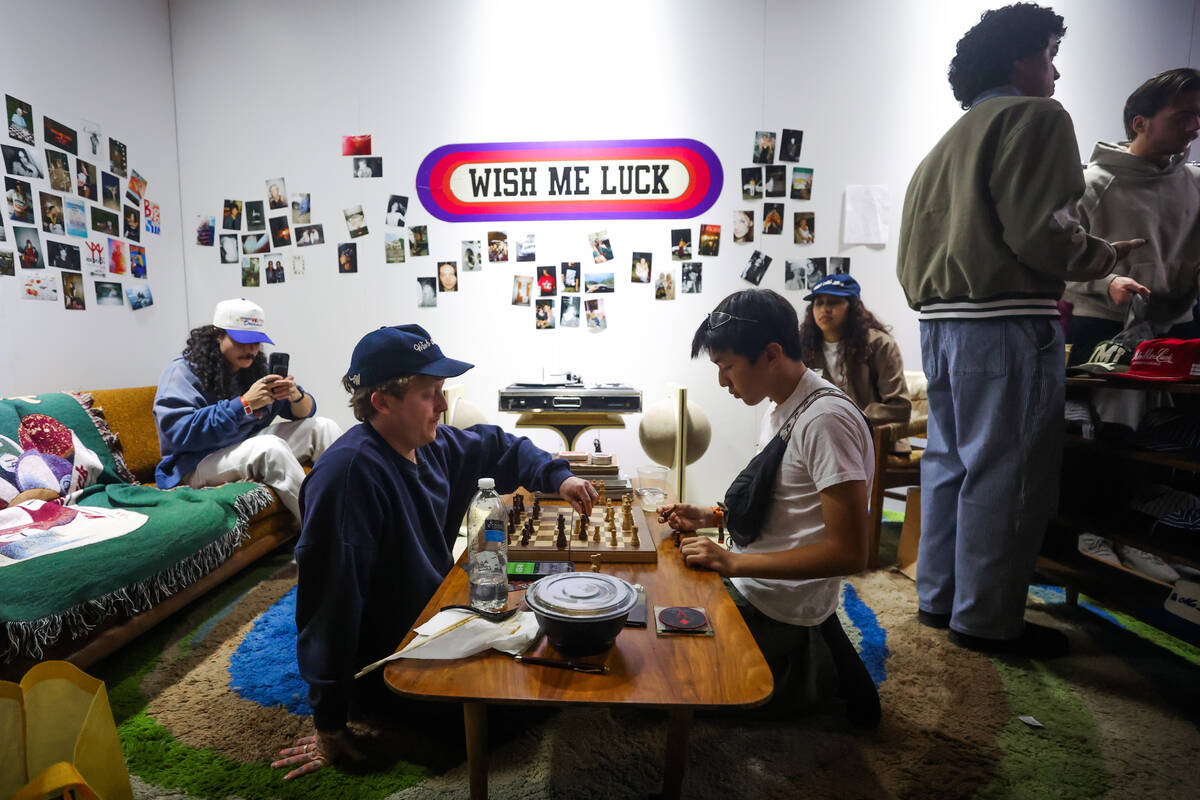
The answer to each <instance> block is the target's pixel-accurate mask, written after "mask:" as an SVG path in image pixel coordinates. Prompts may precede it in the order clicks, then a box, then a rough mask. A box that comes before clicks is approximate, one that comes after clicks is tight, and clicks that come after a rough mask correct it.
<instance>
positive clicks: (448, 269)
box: [437, 261, 458, 294]
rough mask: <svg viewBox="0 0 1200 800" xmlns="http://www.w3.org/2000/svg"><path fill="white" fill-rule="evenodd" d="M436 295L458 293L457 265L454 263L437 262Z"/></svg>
mask: <svg viewBox="0 0 1200 800" xmlns="http://www.w3.org/2000/svg"><path fill="white" fill-rule="evenodd" d="M437 270H438V271H437V279H438V294H441V293H442V292H457V291H458V264H457V263H456V262H454V261H439V262H438V265H437Z"/></svg>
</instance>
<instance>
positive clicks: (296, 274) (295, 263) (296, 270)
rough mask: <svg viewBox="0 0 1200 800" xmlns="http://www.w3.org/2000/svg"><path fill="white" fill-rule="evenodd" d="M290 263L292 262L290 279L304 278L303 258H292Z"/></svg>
mask: <svg viewBox="0 0 1200 800" xmlns="http://www.w3.org/2000/svg"><path fill="white" fill-rule="evenodd" d="M291 262H292V277H293V278H303V277H304V266H305V265H304V256H292V257H291Z"/></svg>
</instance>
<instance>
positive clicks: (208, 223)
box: [196, 214, 217, 247]
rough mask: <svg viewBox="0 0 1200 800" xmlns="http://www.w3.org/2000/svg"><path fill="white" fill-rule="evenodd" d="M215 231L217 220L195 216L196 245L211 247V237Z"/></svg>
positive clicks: (199, 215) (201, 215) (200, 215)
mask: <svg viewBox="0 0 1200 800" xmlns="http://www.w3.org/2000/svg"><path fill="white" fill-rule="evenodd" d="M216 230H217V218H216V217H206V216H204V215H203V214H197V215H196V244H198V245H202V246H204V247H212V246H213V237H214V235H215V232H216Z"/></svg>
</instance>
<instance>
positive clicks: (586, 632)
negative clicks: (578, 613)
mask: <svg viewBox="0 0 1200 800" xmlns="http://www.w3.org/2000/svg"><path fill="white" fill-rule="evenodd" d="M533 616H534V617H535V618H537V621H538V627H540V628H541V629H542V632H544V633H545V634H546V638H547V639H548V640H549V641H550V645H551V646H552V647H553V648H554V649H555V650H557V651H558V652H560V653H562V654H563V655H565V656H590V655H595V654H596V653H603V652H604V651H605V650H607V649H609V648H610V647H612V646H613V643H614V642H615V641H616V640H617V634H618V633H620V632H621V630H622V629H623V628H624V627H625V618H626V617H628V616H629V612H628V611H626V612H625V613H624V614H621V615H620V616H616V617H612V618H610V619H578V618H570V617H552V616H550V615H548V614H543V613H541V612H538V611H534V612H533Z"/></svg>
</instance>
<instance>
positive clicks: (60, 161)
mask: <svg viewBox="0 0 1200 800" xmlns="http://www.w3.org/2000/svg"><path fill="white" fill-rule="evenodd" d="M46 173H47V174H48V175H49V176H50V188H51V189H53V190H55V191H56V192H69V191H71V157H70V156H68V155H67V154H66V153H63V152H61V151H59V150H51V149H50V148H49V147H47V148H46Z"/></svg>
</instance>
